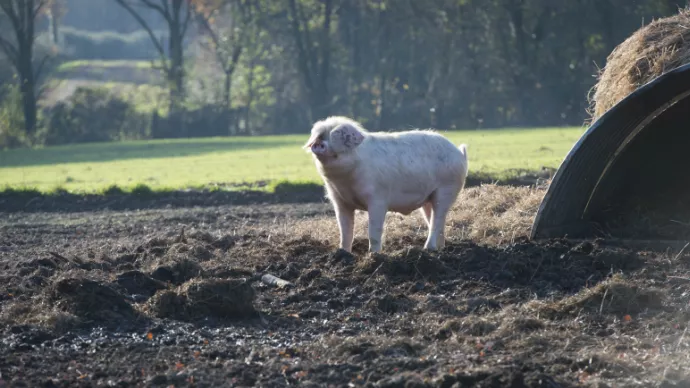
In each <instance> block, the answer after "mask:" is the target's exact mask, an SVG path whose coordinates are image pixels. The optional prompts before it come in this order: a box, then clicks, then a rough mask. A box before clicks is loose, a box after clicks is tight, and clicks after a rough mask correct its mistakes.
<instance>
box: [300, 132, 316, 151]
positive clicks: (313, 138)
mask: <svg viewBox="0 0 690 388" xmlns="http://www.w3.org/2000/svg"><path fill="white" fill-rule="evenodd" d="M317 138H318V136H316V134H313V133H312V134H311V136H309V140H307V142H306V143H304V145H303V146H302V148H303V149H305V150H306V149H309V148H311V146H312V144H314V143H315V142H316V139H317Z"/></svg>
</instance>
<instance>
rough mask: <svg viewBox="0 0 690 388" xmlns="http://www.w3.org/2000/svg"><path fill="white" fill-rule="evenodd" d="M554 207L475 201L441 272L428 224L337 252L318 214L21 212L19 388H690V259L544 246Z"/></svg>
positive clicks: (291, 208)
mask: <svg viewBox="0 0 690 388" xmlns="http://www.w3.org/2000/svg"><path fill="white" fill-rule="evenodd" d="M535 190H536V189H510V188H501V187H497V186H490V187H483V188H472V189H469V190H467V191H466V192H465V193H464V194H463V197H462V198H461V201H460V203H459V205H458V206H457V208H456V209H455V210H454V212H455V213H454V214H453V216H452V217H451V220H450V221H449V226H448V228H449V231H448V235H449V242H448V245H447V247H446V248H445V249H444V250H443V251H442V252H439V253H433V254H429V253H426V252H424V251H422V250H420V249H419V247H420V246H421V245H422V244H423V242H424V233H425V230H424V228H422V227H421V223H420V222H421V221H420V219H419V218H414V217H412V218H411V221H409V220H408V221H405V222H407V223H406V224H404V223H402V221H400V222H399V223H395V222H397V221H395V220H394V221H392V223H391V225H389V227H391V228H397V233H396V232H391V233H389V235H390V236H389V237H388V238H387V240H386V245H385V252H384V253H383V254H380V255H370V254H367V253H366V247H367V242H366V240H365V239H364V235H363V234H362V231H361V228H360V229H358V230H359V232H358V237H357V240H356V244H355V253H354V255H349V254H346V253H344V252H340V251H337V250H336V249H335V243H336V240H334V238H333V236H337V234H333V231H334V230H335V231H337V229H335V228H336V226H335V220H334V218H333V216H332V211H331V210H330V207H329V206H328V205H327V204H325V203H323V202H322V201H318V200H316V201H307V200H303V199H301V200H299V201H298V200H293V201H289V200H288V199H285V200H284V202H292V203H282V204H281V203H271V204H265V205H262V204H259V203H253V204H252V203H251V201H246V202H242V204H234V205H228V204H222V203H210V204H198V203H197V204H195V205H194V206H187V207H185V206H167V207H166V206H161V207H158V208H153V207H152V206H148V207H149V208H148V209H144V210H131V208H135V207H136V206H123V207H121V209H120V210H112V209H110V210H102V209H100V210H99V209H98V207H96V206H92V207H91V208H89V209H88V211H77V210H78V209H79V207H78V206H77V205H73V206H71V207H70V206H65V210H63V211H56V210H54V209H43V210H41V209H40V208H31V210H30V211H20V209H14V208H13V209H11V210H12V211H7V212H4V213H2V214H0V269H2V272H0V320H1V322H2V325H1V326H0V330H1V331H2V335H1V337H0V373H1V375H0V387H4V386H31V387H36V386H43V387H55V386H118V387H127V386H175V387H182V386H198V387H216V386H265V387H282V386H291V385H300V386H314V387H326V386H333V387H343V386H381V387H426V386H429V387H504V386H505V387H573V386H596V387H607V386H608V387H628V386H640V387H651V386H660V387H673V386H678V387H681V386H682V387H685V386H690V353H689V352H688V350H689V349H688V345H689V344H690V335H689V334H688V333H687V327H688V322H689V318H690V304H689V302H690V249H689V250H688V251H684V252H677V251H668V252H659V253H653V252H633V251H630V250H626V249H621V248H610V247H606V246H604V245H602V244H601V242H599V241H592V242H585V243H571V242H568V241H560V240H559V241H550V242H545V243H540V244H536V243H532V242H529V241H527V239H526V238H525V235H526V229H525V228H526V227H527V226H525V225H529V224H530V222H531V219H532V217H533V216H534V210H535V204H538V202H539V199H540V195H542V194H543V193H542V194H540V192H539V190H536V191H535ZM259 200H261V198H260V199H259ZM123 201H124V200H123ZM271 202H276V201H271ZM27 208H30V206H28V207H27ZM480 208H481V209H484V210H483V212H480V211H478V210H476V209H480ZM122 209H125V210H122ZM126 209H130V210H126ZM8 210H9V209H8ZM358 217H365V216H361V215H359V216H358ZM392 218H395V217H392ZM516 225H521V226H519V228H517V227H516ZM360 226H361V225H360ZM511 227H515V228H516V229H509V228H511ZM325 229H328V230H329V231H328V233H325V234H324V233H322V232H323V230H325ZM497 236H498V237H497ZM499 237H500V238H499ZM266 274H270V275H274V276H277V277H279V278H281V279H284V280H286V281H288V282H290V283H289V284H288V285H284V286H282V287H280V286H278V285H271V284H266V283H270V282H263V281H262V276H264V275H266Z"/></svg>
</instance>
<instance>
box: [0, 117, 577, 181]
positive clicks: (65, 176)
mask: <svg viewBox="0 0 690 388" xmlns="http://www.w3.org/2000/svg"><path fill="white" fill-rule="evenodd" d="M583 130H584V129H583V128H544V129H501V130H484V131H449V132H444V134H445V135H446V136H447V137H448V138H450V139H451V140H452V141H453V142H454V143H456V144H459V143H461V142H464V143H467V144H468V145H469V148H468V153H469V158H470V171H471V172H472V173H475V174H478V173H481V174H488V175H492V176H495V177H497V178H506V177H508V175H509V174H510V170H513V169H527V170H537V169H540V168H541V167H542V166H547V167H558V166H559V164H560V163H561V161H562V160H563V157H564V156H565V155H566V154H567V152H568V151H569V150H570V148H571V147H572V145H573V144H574V143H575V142H576V141H577V139H578V138H579V137H580V135H581V134H582V133H583ZM305 139H306V133H305V134H304V135H284V136H262V137H233V138H203V139H201V138H196V139H175V140H155V141H132V142H123V143H94V144H79V145H69V146H58V147H48V148H43V149H32V150H25V149H17V150H9V151H2V152H0V186H5V187H10V188H22V189H25V190H26V189H36V190H40V191H41V192H48V191H51V190H54V189H55V188H56V187H59V188H61V189H64V190H67V191H69V192H85V193H98V192H103V191H104V190H106V189H108V188H112V186H113V185H115V186H118V187H121V188H132V187H134V186H136V185H138V184H145V185H146V186H148V187H149V188H151V189H152V190H166V189H179V188H188V187H204V186H213V185H219V184H220V185H223V186H225V185H228V186H246V185H248V184H252V183H255V182H259V181H263V182H272V181H290V182H292V181H295V182H302V183H309V182H319V176H318V174H317V172H316V169H315V168H314V165H313V162H312V160H311V158H310V156H309V154H307V153H306V152H305V151H304V150H302V148H301V146H302V145H303V143H304V141H305ZM266 188H268V189H275V185H274V186H271V185H267V186H266Z"/></svg>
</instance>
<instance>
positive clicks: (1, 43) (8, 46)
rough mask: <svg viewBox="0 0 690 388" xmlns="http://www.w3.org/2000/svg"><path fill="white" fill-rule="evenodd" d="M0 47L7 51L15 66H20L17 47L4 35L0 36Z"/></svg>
mask: <svg viewBox="0 0 690 388" xmlns="http://www.w3.org/2000/svg"><path fill="white" fill-rule="evenodd" d="M0 48H2V51H3V52H4V53H5V56H6V57H7V59H9V60H10V61H11V62H12V64H13V65H14V66H15V67H19V57H18V54H17V49H16V48H15V47H14V46H12V43H10V41H8V40H6V39H5V38H3V37H2V36H0Z"/></svg>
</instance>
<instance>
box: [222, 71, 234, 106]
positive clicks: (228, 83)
mask: <svg viewBox="0 0 690 388" xmlns="http://www.w3.org/2000/svg"><path fill="white" fill-rule="evenodd" d="M232 73H233V71H228V70H225V85H224V88H223V102H224V103H225V109H230V108H232V101H230V89H231V88H232Z"/></svg>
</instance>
